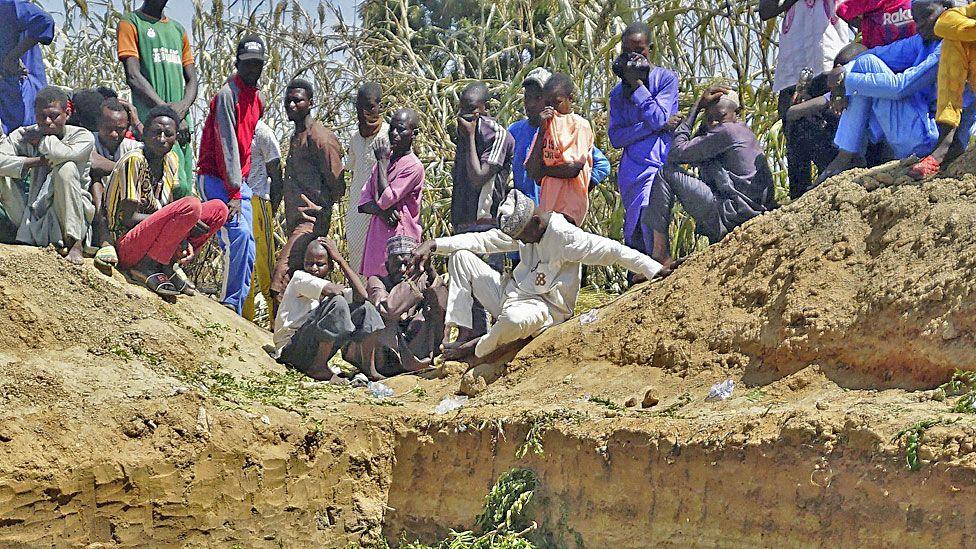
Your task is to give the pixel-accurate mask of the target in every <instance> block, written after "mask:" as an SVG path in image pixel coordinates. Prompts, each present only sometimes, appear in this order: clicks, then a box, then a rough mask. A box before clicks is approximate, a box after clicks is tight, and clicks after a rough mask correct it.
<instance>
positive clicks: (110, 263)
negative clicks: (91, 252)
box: [95, 246, 119, 274]
mask: <svg viewBox="0 0 976 549" xmlns="http://www.w3.org/2000/svg"><path fill="white" fill-rule="evenodd" d="M118 264H119V254H118V253H117V252H116V251H115V246H102V247H101V248H99V249H98V251H97V252H95V267H97V268H98V270H100V271H102V272H103V273H106V274H111V272H112V268H113V267H115V266H116V265H118Z"/></svg>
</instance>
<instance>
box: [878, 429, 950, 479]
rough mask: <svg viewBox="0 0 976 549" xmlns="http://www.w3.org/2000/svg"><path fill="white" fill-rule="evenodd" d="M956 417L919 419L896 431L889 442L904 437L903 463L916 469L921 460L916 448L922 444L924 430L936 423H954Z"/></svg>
mask: <svg viewBox="0 0 976 549" xmlns="http://www.w3.org/2000/svg"><path fill="white" fill-rule="evenodd" d="M956 421H958V419H954V420H946V419H943V418H937V419H926V420H924V421H919V422H917V423H913V424H912V425H909V426H908V427H906V428H904V429H902V430H901V431H898V433H897V434H896V435H895V436H894V437H893V438H892V439H891V442H898V440H899V439H900V438H902V437H905V463H906V464H907V465H908V468H909V469H910V470H912V471H918V470H919V468H921V467H922V462H921V460H919V457H918V450H919V448H921V446H922V437H923V436H925V431H927V430H929V429H930V428H932V427H934V426H936V425H940V424H942V425H949V424H951V423H955V422H956Z"/></svg>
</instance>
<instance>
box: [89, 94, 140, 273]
mask: <svg viewBox="0 0 976 549" xmlns="http://www.w3.org/2000/svg"><path fill="white" fill-rule="evenodd" d="M99 97H101V95H100V94H99ZM98 111H99V114H98V118H97V129H96V132H95V150H93V151H92V155H91V181H92V182H91V187H90V188H89V190H90V191H91V195H92V201H93V202H94V203H95V219H94V221H93V222H92V237H93V239H92V243H94V244H96V245H97V246H98V248H99V250H98V252H97V253H96V254H95V262H96V263H102V264H105V265H113V266H114V265H115V264H116V263H118V256H117V254H116V250H115V248H113V247H112V245H111V242H110V238H111V235H109V232H108V217H107V216H106V215H105V201H104V200H103V198H104V196H105V188H106V187H107V185H108V176H109V175H111V174H112V171H114V170H115V164H116V163H117V162H118V161H119V159H120V158H122V157H123V156H125V155H126V154H127V153H129V152H130V151H132V150H134V149H138V148H140V147H142V143H140V142H138V141H136V140H135V139H129V138H128V137H126V136H125V135H126V134H127V133H128V132H129V125H130V124H129V121H130V119H129V110H128V109H127V108H126V107H125V105H123V104H122V103H121V102H120V101H119V100H118V99H105V100H103V101H102V102H101V104H100V105H99V107H98Z"/></svg>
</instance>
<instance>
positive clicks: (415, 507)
mask: <svg viewBox="0 0 976 549" xmlns="http://www.w3.org/2000/svg"><path fill="white" fill-rule="evenodd" d="M505 432H506V437H505V438H504V439H502V438H500V437H498V436H497V433H496V432H494V431H491V430H486V431H481V432H479V431H472V430H467V431H465V432H462V433H456V432H452V431H451V430H449V429H446V430H442V431H440V432H437V433H432V434H429V435H424V436H419V435H417V434H416V433H404V434H401V436H400V437H399V439H398V440H397V443H396V463H395V465H394V467H393V478H392V483H391V485H390V494H389V503H388V505H389V506H390V507H391V508H393V510H388V511H387V515H386V520H385V522H384V529H383V531H384V535H385V536H386V537H387V538H388V539H398V538H399V536H400V532H402V531H406V532H409V533H411V534H413V535H414V536H419V537H420V538H421V539H422V540H424V541H427V542H432V541H434V540H437V539H443V537H444V536H445V535H446V533H447V530H448V528H450V527H453V528H456V529H457V528H459V527H463V528H470V527H472V523H473V520H472V519H473V517H475V516H476V515H477V514H478V513H479V511H480V510H481V505H482V502H483V498H484V495H485V494H486V493H487V491H488V489H489V488H490V487H491V485H492V483H493V482H494V481H495V480H496V479H497V478H498V476H499V475H500V474H502V473H503V472H505V471H506V470H508V469H509V468H511V467H514V466H526V467H529V468H531V469H533V470H535V471H536V472H537V473H538V475H539V477H540V488H539V489H538V490H537V492H536V498H535V500H534V504H533V505H532V507H533V509H532V510H531V511H530V513H532V516H533V517H534V518H535V519H536V520H537V521H538V522H539V524H540V528H539V530H538V531H537V533H536V534H535V535H534V536H533V537H534V541H536V542H537V543H539V544H540V546H543V547H576V548H580V547H593V548H596V547H616V548H628V547H634V548H641V547H652V546H658V545H662V544H673V545H681V546H692V545H693V546H704V547H709V546H714V547H729V546H733V547H734V546H779V547H812V546H831V545H832V546H868V547H876V546H908V545H920V546H925V545H943V546H960V547H973V546H974V545H976V505H973V503H972V501H973V494H974V484H976V476H974V474H973V471H972V470H971V469H963V468H947V467H945V466H942V467H941V468H937V467H928V468H923V469H922V470H921V471H918V472H911V471H908V470H907V469H906V468H905V465H904V461H902V460H896V459H889V460H881V459H880V456H875V457H872V456H871V455H867V454H866V453H862V452H853V451H852V452H850V453H847V452H844V451H843V448H838V449H835V450H834V451H833V452H832V453H831V454H830V455H829V459H827V460H826V461H825V460H824V459H823V456H824V452H823V449H822V447H820V446H819V445H815V444H811V443H809V441H807V442H805V443H802V442H799V441H791V440H782V439H781V441H780V442H777V443H775V444H773V443H768V444H746V445H740V446H739V447H735V448H733V447H728V446H726V447H725V449H718V448H717V446H714V445H713V446H710V447H704V446H701V445H691V446H684V445H682V444H680V443H679V444H675V441H674V440H673V439H672V440H667V439H665V438H661V439H657V438H650V437H649V436H648V435H647V434H645V433H639V432H628V431H617V432H615V433H614V434H613V435H612V436H611V437H610V438H609V439H608V440H599V439H588V438H583V439H581V438H577V437H574V436H567V435H566V434H563V433H561V432H557V431H550V432H549V433H547V435H546V436H545V438H544V450H545V456H544V457H541V456H526V458H525V459H522V460H517V459H515V458H514V455H515V451H516V448H517V446H518V443H520V442H521V441H522V440H523V439H524V436H525V432H526V431H525V430H524V429H522V430H521V431H520V430H519V429H518V428H514V429H513V428H512V427H509V426H506V429H505ZM818 465H819V466H820V467H819V468H818Z"/></svg>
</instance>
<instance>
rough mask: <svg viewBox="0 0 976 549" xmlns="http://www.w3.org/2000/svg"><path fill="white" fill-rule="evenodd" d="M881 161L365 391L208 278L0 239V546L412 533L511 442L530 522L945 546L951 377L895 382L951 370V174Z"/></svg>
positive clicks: (957, 323) (590, 539)
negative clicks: (340, 380)
mask: <svg viewBox="0 0 976 549" xmlns="http://www.w3.org/2000/svg"><path fill="white" fill-rule="evenodd" d="M968 161H970V160H964V161H961V162H960V163H958V164H957V166H956V169H962V168H959V166H963V165H964V162H968ZM904 171H905V167H904V166H900V165H897V164H893V165H890V166H886V167H883V168H880V169H877V170H874V171H871V172H867V171H861V172H857V173H854V174H850V175H846V176H844V177H841V178H836V179H834V180H832V181H830V182H828V183H827V184H825V185H824V186H823V187H821V188H820V189H817V190H816V191H814V192H812V193H810V194H809V195H807V196H806V197H804V198H803V199H802V200H800V201H798V202H797V203H795V204H792V205H790V206H787V207H784V208H782V209H780V210H778V211H776V212H774V213H772V214H768V215H765V216H763V217H761V218H758V219H756V220H754V221H753V222H751V223H748V224H746V225H745V226H744V227H742V228H740V229H738V230H736V231H735V232H734V233H733V234H732V235H730V236H729V237H728V238H727V239H726V240H725V241H724V242H722V243H721V244H718V245H716V246H713V247H711V248H709V249H708V250H707V251H704V252H702V253H700V254H697V255H696V256H695V257H693V258H691V259H690V260H689V261H688V262H687V263H686V264H685V266H683V267H681V268H680V269H679V270H678V271H677V273H676V274H675V275H674V276H672V277H671V278H669V279H667V280H665V281H664V282H661V283H655V284H650V285H647V286H644V287H641V288H638V289H637V290H635V291H633V292H630V293H627V294H625V295H624V296H621V297H620V298H618V299H617V300H616V301H614V302H612V303H611V304H609V305H608V306H606V307H604V308H601V309H599V310H598V312H597V320H596V321H595V322H592V323H586V324H583V323H581V322H580V321H579V319H572V320H570V321H569V322H567V323H565V324H563V325H561V326H558V327H556V328H554V329H551V330H549V331H547V332H546V333H545V334H543V335H542V336H541V337H540V338H538V339H537V340H536V341H534V342H533V343H532V344H531V345H530V346H529V347H527V348H526V349H525V351H523V352H522V353H521V354H520V355H519V356H518V357H517V358H516V359H515V361H513V363H512V364H510V365H507V366H505V365H502V366H501V367H498V368H494V369H492V368H484V369H479V370H478V371H476V372H474V373H469V374H467V375H465V376H462V373H463V369H462V368H461V367H460V366H459V365H456V364H452V363H448V364H445V365H442V366H441V367H440V368H439V369H438V370H437V371H436V372H433V373H432V374H430V375H427V376H425V377H419V376H407V377H399V378H395V379H391V380H389V381H388V382H387V383H388V385H389V386H391V387H392V388H393V389H394V391H395V396H394V397H392V398H385V399H376V398H373V397H371V396H370V395H369V393H368V392H367V391H365V390H363V389H352V388H334V387H331V386H322V385H321V384H316V383H311V382H309V381H308V380H307V379H305V378H303V377H302V376H300V375H298V374H295V373H293V372H287V371H285V370H283V369H282V368H281V367H280V366H279V365H277V364H275V363H274V362H273V361H272V360H271V359H270V358H268V356H267V354H266V353H265V352H264V351H263V350H262V349H261V346H262V345H264V344H267V343H269V342H270V335H269V334H268V333H267V332H265V331H263V330H260V329H258V328H256V327H255V326H253V325H251V324H249V323H247V322H245V321H243V320H242V319H240V318H239V317H236V316H235V315H233V314H231V313H230V312H228V311H227V310H226V309H224V308H223V307H221V306H220V305H219V304H217V303H216V302H214V301H213V300H211V299H208V298H206V297H202V296H196V297H193V298H189V299H186V298H181V299H180V300H179V301H178V302H177V303H175V304H173V303H165V302H163V301H161V300H160V299H159V298H157V297H156V296H153V295H152V294H150V293H149V292H147V291H145V290H143V289H141V288H139V287H136V286H133V285H131V284H128V283H126V282H124V281H122V280H120V279H118V278H112V279H110V278H106V277H104V276H102V275H101V274H99V273H97V272H96V271H95V270H94V268H93V267H91V266H90V265H85V266H83V267H73V266H70V265H68V264H67V263H66V262H64V261H63V260H61V259H60V258H58V257H57V255H56V254H55V253H53V252H51V251H45V250H36V249H31V248H23V247H4V246H0V526H2V528H0V544H2V545H4V546H14V547H21V546H22V547H34V546H45V545H46V546H52V545H74V546H85V545H86V544H96V545H94V546H99V545H98V544H102V546H123V547H126V546H139V545H147V544H149V545H181V546H201V547H202V546H215V545H223V546H230V545H234V544H240V545H243V546H248V547H282V546H284V547H292V546H307V545H315V546H323V547H349V546H356V544H361V545H362V546H375V545H376V544H378V543H380V541H381V539H382V538H386V539H389V540H397V539H400V538H401V536H403V535H405V536H406V537H407V538H408V539H414V538H415V537H419V538H422V539H424V540H426V541H428V542H429V541H433V540H436V539H442V538H443V537H444V536H445V535H446V534H447V532H448V531H449V530H450V529H452V528H454V529H459V530H460V529H471V528H473V527H474V524H473V519H474V517H475V516H476V515H477V513H478V512H480V509H481V508H482V504H483V500H484V496H485V493H486V491H487V490H488V489H489V487H490V486H491V485H492V484H493V483H494V482H495V480H497V479H498V478H499V476H500V475H501V474H502V473H504V472H505V471H507V470H509V469H510V468H512V467H529V468H531V469H532V470H533V471H534V472H535V473H536V474H537V476H538V478H539V484H538V488H537V489H536V495H535V500H534V501H535V502H536V503H534V504H533V505H532V509H531V517H532V520H535V521H537V523H538V528H537V529H535V530H532V531H531V532H530V533H528V534H527V535H528V536H529V537H530V538H531V540H532V541H533V542H535V543H537V544H539V545H541V546H548V547H584V546H588V547H624V548H626V547H648V546H656V545H662V544H673V545H679V544H680V545H704V546H746V545H749V546H753V545H763V546H771V545H782V546H789V547H793V546H807V545H814V544H817V545H844V546H847V545H895V546H902V545H923V544H924V545H930V544H935V543H942V544H951V545H960V546H971V545H973V542H974V540H976V533H974V530H973V527H972V525H973V524H974V523H976V507H974V506H972V505H971V504H970V503H969V502H971V501H972V498H973V496H974V495H976V419H974V418H976V415H974V414H973V413H972V412H973V407H972V406H971V405H970V404H968V402H969V400H967V399H971V400H976V376H972V377H971V378H966V377H964V378H962V379H960V380H959V383H958V384H957V385H956V386H953V387H947V389H949V390H948V393H949V394H948V395H947V394H946V391H944V390H943V389H938V390H919V389H921V388H931V387H935V386H936V385H938V384H940V383H942V382H944V381H946V380H947V379H948V377H949V376H950V375H951V374H952V373H953V371H954V369H956V368H958V369H961V370H971V369H973V365H976V360H974V358H976V356H974V355H976V350H974V349H976V346H974V345H973V337H974V334H973V332H974V324H976V321H974V320H973V319H974V318H976V317H974V315H973V313H974V312H976V311H974V308H976V307H974V301H973V296H972V289H971V288H972V287H973V284H976V283H974V282H971V281H973V280H974V277H973V270H974V268H976V257H974V252H973V251H974V250H976V247H974V245H973V244H974V241H976V236H974V235H976V231H974V230H973V229H974V227H976V207H974V205H976V198H973V197H974V195H976V178H973V177H972V176H969V175H966V176H962V177H961V179H958V180H950V179H943V180H936V181H932V182H926V183H922V184H915V183H909V182H907V181H905V180H904V179H905V178H904ZM474 374H477V375H474ZM499 376H500V377H499ZM480 378H484V380H482V379H480ZM726 379H731V380H733V381H734V382H735V389H734V391H733V393H732V395H731V397H730V398H728V399H726V400H717V401H711V400H706V395H707V394H708V392H709V388H710V387H711V386H712V385H713V384H715V383H716V382H719V381H724V380H726ZM485 381H489V382H491V383H489V384H487V386H486V384H485ZM462 387H466V388H477V390H476V391H469V392H471V393H472V394H476V396H474V397H472V398H470V399H469V400H467V401H466V402H464V403H463V405H462V406H461V407H460V408H459V409H456V410H452V411H450V412H449V413H446V414H444V413H436V412H435V409H436V407H437V406H438V403H441V402H442V401H443V399H445V398H446V397H452V398H453V397H454V394H455V393H456V392H457V391H458V390H459V389H460V388H462ZM955 393H960V394H961V393H967V396H963V397H961V398H960V397H957V396H956V395H955ZM852 524H853V525H857V527H856V528H851V527H850V525H852Z"/></svg>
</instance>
